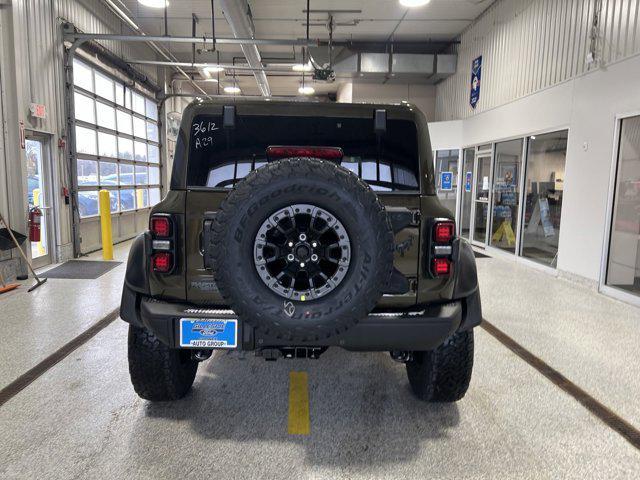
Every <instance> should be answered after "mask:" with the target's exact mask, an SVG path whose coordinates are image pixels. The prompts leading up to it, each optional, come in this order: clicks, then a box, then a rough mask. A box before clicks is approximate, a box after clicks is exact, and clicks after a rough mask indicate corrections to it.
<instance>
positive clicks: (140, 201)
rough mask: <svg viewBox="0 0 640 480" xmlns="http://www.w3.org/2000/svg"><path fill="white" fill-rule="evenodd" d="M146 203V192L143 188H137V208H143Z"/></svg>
mask: <svg viewBox="0 0 640 480" xmlns="http://www.w3.org/2000/svg"><path fill="white" fill-rule="evenodd" d="M143 205H144V193H143V191H142V190H140V189H137V190H136V208H142V206H143Z"/></svg>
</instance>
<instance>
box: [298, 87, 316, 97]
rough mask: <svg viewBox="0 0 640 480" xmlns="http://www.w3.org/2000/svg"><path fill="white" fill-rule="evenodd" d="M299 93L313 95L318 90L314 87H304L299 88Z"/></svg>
mask: <svg viewBox="0 0 640 480" xmlns="http://www.w3.org/2000/svg"><path fill="white" fill-rule="evenodd" d="M298 93H299V94H300V95H313V94H314V93H316V90H315V89H314V88H313V87H309V86H304V85H302V86H301V87H300V88H298Z"/></svg>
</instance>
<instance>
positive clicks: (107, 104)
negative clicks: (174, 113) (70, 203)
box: [74, 62, 161, 218]
mask: <svg viewBox="0 0 640 480" xmlns="http://www.w3.org/2000/svg"><path fill="white" fill-rule="evenodd" d="M74 66H75V67H76V70H75V71H74V79H75V81H74V84H75V85H76V91H75V92H74V102H75V103H74V105H75V112H76V113H75V119H76V121H77V122H78V124H77V125H76V128H75V132H76V154H77V155H78V156H79V158H78V159H77V160H76V166H77V170H78V187H79V190H80V191H79V195H78V199H79V209H80V212H81V217H82V218H86V217H92V216H97V215H98V214H99V202H98V190H99V189H107V190H108V191H109V195H110V198H111V206H110V207H111V208H110V209H111V212H112V213H118V212H128V211H132V210H136V209H143V208H148V207H149V206H151V205H155V204H156V203H157V202H158V201H160V198H161V189H160V178H161V175H160V150H159V145H158V141H159V131H158V125H157V119H158V109H157V104H156V102H155V101H154V100H153V99H152V98H148V97H145V96H144V95H142V94H140V93H138V92H135V91H133V90H132V89H130V88H128V87H126V86H125V85H124V84H123V83H122V82H121V81H120V80H118V79H116V78H112V77H110V76H109V75H108V74H107V73H104V72H102V71H99V69H98V68H97V67H91V66H89V65H88V64H86V63H84V62H77V63H76V62H74ZM75 73H77V75H75ZM83 156H84V158H83ZM149 163H152V164H153V165H154V166H152V167H150V166H149Z"/></svg>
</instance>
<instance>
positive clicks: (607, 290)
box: [598, 110, 640, 307]
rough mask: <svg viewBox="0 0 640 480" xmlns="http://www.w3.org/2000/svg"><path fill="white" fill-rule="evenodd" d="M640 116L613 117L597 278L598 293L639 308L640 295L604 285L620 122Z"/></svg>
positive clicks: (635, 114) (634, 114)
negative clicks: (609, 164)
mask: <svg viewBox="0 0 640 480" xmlns="http://www.w3.org/2000/svg"><path fill="white" fill-rule="evenodd" d="M638 116H640V110H634V111H630V112H627V113H621V114H617V115H616V116H615V119H614V121H615V126H614V129H613V149H612V150H613V152H612V154H611V167H610V170H609V190H608V193H607V216H606V222H605V227H604V235H603V237H602V255H601V257H600V276H599V278H598V291H599V292H600V293H603V294H604V295H607V296H610V297H613V298H615V299H617V300H620V301H622V302H625V303H628V304H631V305H634V306H636V307H640V295H634V294H633V293H629V292H625V291H624V290H621V289H619V288H615V287H611V286H609V285H607V284H606V282H607V270H608V266H609V245H610V244H611V233H612V228H613V213H614V212H613V202H614V201H615V192H616V180H617V175H618V160H619V156H620V143H621V140H622V138H621V134H622V122H623V120H625V119H627V118H633V117H638Z"/></svg>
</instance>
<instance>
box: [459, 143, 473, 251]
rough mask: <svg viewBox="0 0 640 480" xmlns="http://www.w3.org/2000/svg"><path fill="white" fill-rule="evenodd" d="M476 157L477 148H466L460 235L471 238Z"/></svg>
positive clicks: (463, 158) (463, 159) (463, 160)
mask: <svg viewBox="0 0 640 480" xmlns="http://www.w3.org/2000/svg"><path fill="white" fill-rule="evenodd" d="M475 157H476V149H475V148H466V149H465V150H464V153H463V157H462V176H461V178H462V202H461V203H462V207H461V209H460V220H459V221H458V224H459V225H460V236H461V237H463V238H466V239H467V240H470V235H471V203H472V199H473V171H474V170H473V168H474V163H475Z"/></svg>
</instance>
